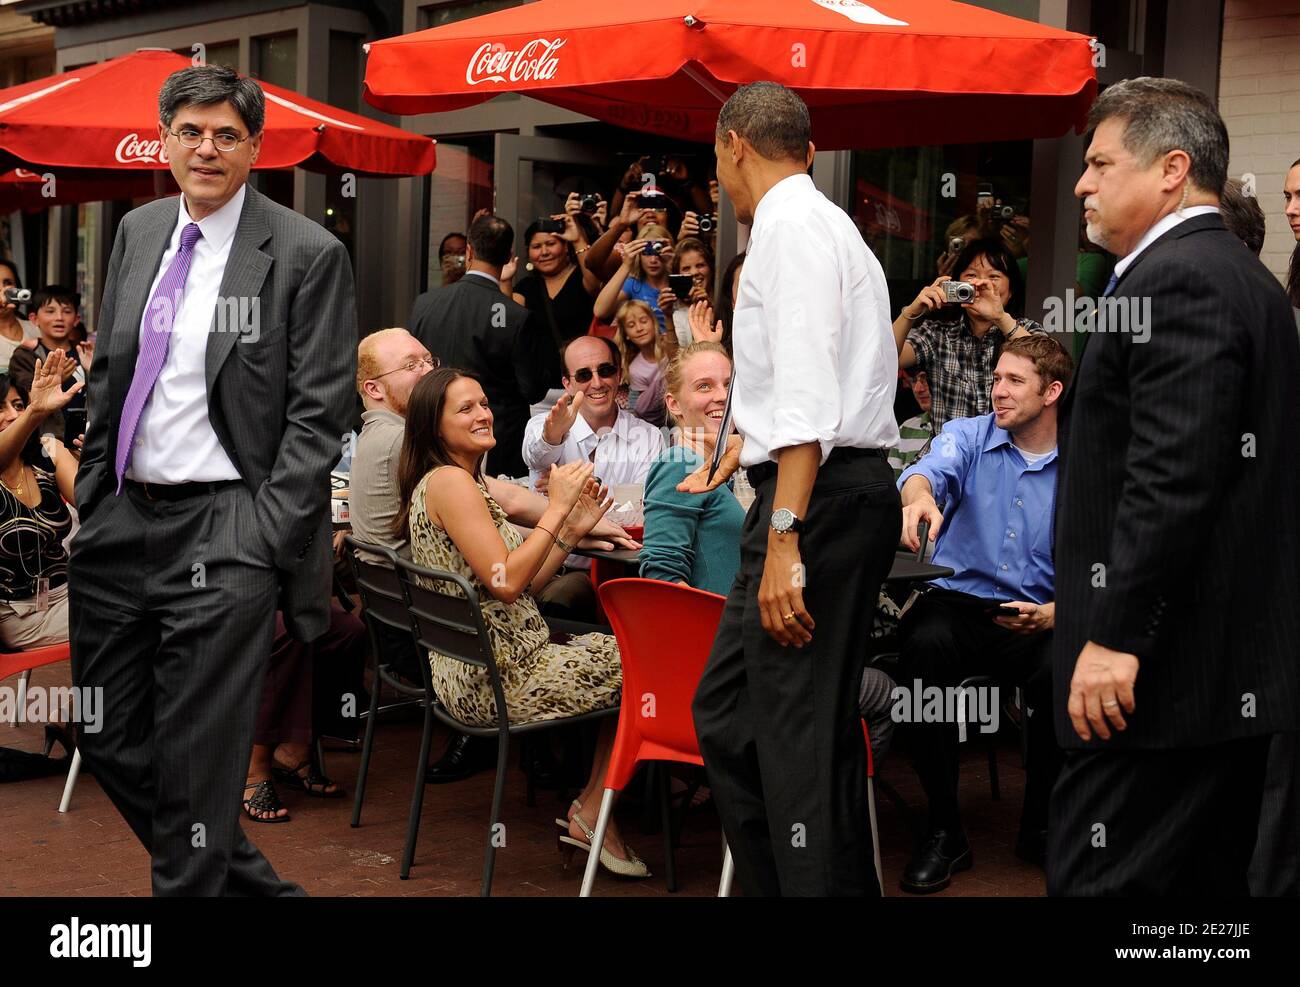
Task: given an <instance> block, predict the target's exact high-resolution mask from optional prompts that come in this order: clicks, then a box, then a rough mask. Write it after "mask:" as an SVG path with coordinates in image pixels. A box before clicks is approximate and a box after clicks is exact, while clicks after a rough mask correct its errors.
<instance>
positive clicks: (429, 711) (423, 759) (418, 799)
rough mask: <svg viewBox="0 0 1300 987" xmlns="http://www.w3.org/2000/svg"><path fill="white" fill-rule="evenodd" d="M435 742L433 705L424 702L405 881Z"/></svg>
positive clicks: (402, 875)
mask: <svg viewBox="0 0 1300 987" xmlns="http://www.w3.org/2000/svg"><path fill="white" fill-rule="evenodd" d="M432 742H433V707H432V706H430V705H429V703H428V702H426V703H425V704H424V732H423V733H422V734H421V735H420V759H419V760H418V761H416V762H415V787H414V790H413V791H412V792H411V814H410V816H409V817H408V818H407V821H406V852H405V853H403V854H402V869H401V871H400V872H399V873H398V877H400V878H401V879H402V880H403V881H405V880H406V879H407V878H408V877H410V876H411V864H413V863H414V862H415V838H416V836H417V835H418V834H419V832H420V812H421V810H422V809H423V808H424V784H425V782H424V772H425V770H426V769H427V768H428V765H429V745H430V744H431V743H432Z"/></svg>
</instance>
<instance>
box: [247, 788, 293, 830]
mask: <svg viewBox="0 0 1300 987" xmlns="http://www.w3.org/2000/svg"><path fill="white" fill-rule="evenodd" d="M250 788H251V789H252V790H253V794H252V796H251V797H249V798H246V799H244V815H246V816H248V818H249V819H251V820H253V822H259V823H285V822H288V821H289V819H290V818H291V817H290V816H289V815H288V813H286V814H285V815H283V816H277V815H276V813H277V812H279V811H280V810H281V809H283V808H284V803H282V802H281V801H280V793H279V792H277V791H276V790H275V785H273V784H271V779H270V778H263V779H262V780H261V781H250V782H249V783H248V784H247V785H245V786H244V791H248V790H249V789H250Z"/></svg>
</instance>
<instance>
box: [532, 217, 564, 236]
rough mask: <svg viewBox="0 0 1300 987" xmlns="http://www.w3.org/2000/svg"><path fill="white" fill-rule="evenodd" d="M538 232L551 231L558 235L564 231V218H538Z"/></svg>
mask: <svg viewBox="0 0 1300 987" xmlns="http://www.w3.org/2000/svg"><path fill="white" fill-rule="evenodd" d="M537 232H538V233H553V234H555V235H556V236H559V235H560V234H562V233H563V232H564V220H562V219H539V220H538V221H537Z"/></svg>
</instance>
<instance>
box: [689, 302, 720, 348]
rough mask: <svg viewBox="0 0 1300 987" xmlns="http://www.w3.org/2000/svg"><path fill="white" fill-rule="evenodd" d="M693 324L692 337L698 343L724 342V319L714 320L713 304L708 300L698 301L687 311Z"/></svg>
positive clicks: (691, 324)
mask: <svg viewBox="0 0 1300 987" xmlns="http://www.w3.org/2000/svg"><path fill="white" fill-rule="evenodd" d="M686 321H687V322H689V323H690V326H691V338H692V339H694V340H695V341H696V342H697V343H720V342H722V320H721V319H719V320H718V321H717V323H716V324H715V323H714V321H713V306H712V305H710V304H709V303H708V302H707V301H700V302H696V303H695V304H694V305H692V306H691V307H690V309H689V311H687V313H686Z"/></svg>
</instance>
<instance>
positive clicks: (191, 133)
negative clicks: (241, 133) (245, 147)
mask: <svg viewBox="0 0 1300 987" xmlns="http://www.w3.org/2000/svg"><path fill="white" fill-rule="evenodd" d="M167 133H169V134H171V135H172V136H173V137H175V138H176V139H177V140H178V141H180V142H181V147H188V148H189V149H190V150H193V149H194V148H197V147H202V146H203V142H204V141H206V140H210V141H212V146H213V147H215V148H216V149H217V150H218V151H222V152H224V153H226V154H229V153H230V152H231V151H233V150H234V149H235V148H237V147H238V146H239V145H240V144H242V143H244V141H246V140H248V137H236V136H235V135H234V134H217V135H216V136H215V137H204V136H203V135H202V134H200V133H199V132H198V131H197V130H189V129H186V130H182V131H181V132H180V133H179V134H178V133H177V132H176V131H174V130H169V131H167ZM249 136H252V135H251V134H250V135H249Z"/></svg>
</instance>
